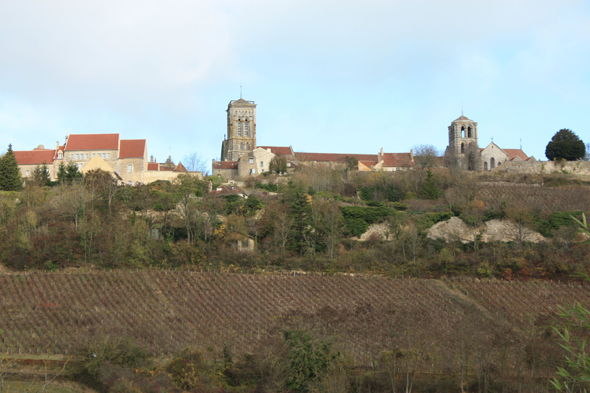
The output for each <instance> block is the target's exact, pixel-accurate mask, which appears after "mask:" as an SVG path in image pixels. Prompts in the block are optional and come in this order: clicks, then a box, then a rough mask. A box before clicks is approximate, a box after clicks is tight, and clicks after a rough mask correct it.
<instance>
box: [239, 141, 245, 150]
mask: <svg viewBox="0 0 590 393" xmlns="http://www.w3.org/2000/svg"><path fill="white" fill-rule="evenodd" d="M240 150H244V142H240Z"/></svg>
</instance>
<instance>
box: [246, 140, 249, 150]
mask: <svg viewBox="0 0 590 393" xmlns="http://www.w3.org/2000/svg"><path fill="white" fill-rule="evenodd" d="M246 150H250V142H246Z"/></svg>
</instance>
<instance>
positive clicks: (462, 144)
mask: <svg viewBox="0 0 590 393" xmlns="http://www.w3.org/2000/svg"><path fill="white" fill-rule="evenodd" d="M463 153H465V143H461V154H463Z"/></svg>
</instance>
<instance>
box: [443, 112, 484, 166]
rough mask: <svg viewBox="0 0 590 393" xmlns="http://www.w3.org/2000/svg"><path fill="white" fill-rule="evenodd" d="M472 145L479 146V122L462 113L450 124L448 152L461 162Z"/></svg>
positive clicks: (448, 154)
mask: <svg viewBox="0 0 590 393" xmlns="http://www.w3.org/2000/svg"><path fill="white" fill-rule="evenodd" d="M470 147H475V148H477V149H478V148H479V145H478V141H477V123H476V122H474V121H473V120H470V119H468V118H467V117H465V116H463V115H461V117H459V118H458V119H456V120H455V121H453V122H452V123H451V125H450V126H449V146H448V147H447V153H446V154H447V156H450V157H452V158H453V159H454V160H456V162H457V164H460V162H462V161H464V160H462V158H463V157H464V156H465V154H466V153H467V152H468V150H469V149H470Z"/></svg>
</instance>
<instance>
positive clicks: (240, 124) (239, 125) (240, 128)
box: [238, 120, 243, 150]
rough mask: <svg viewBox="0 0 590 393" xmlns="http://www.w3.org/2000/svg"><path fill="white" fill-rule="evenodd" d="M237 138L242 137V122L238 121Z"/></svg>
mask: <svg viewBox="0 0 590 393" xmlns="http://www.w3.org/2000/svg"><path fill="white" fill-rule="evenodd" d="M238 136H242V122H241V121H239V120H238ZM242 150H243V149H242Z"/></svg>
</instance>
